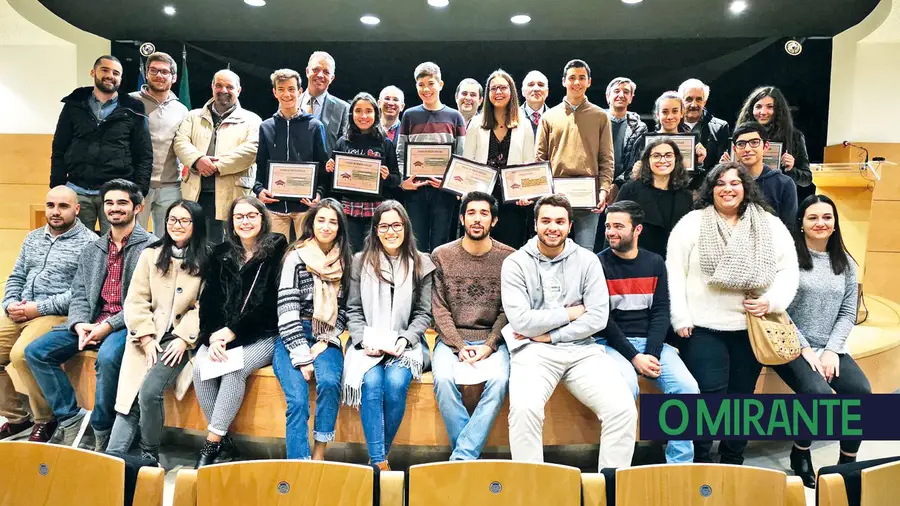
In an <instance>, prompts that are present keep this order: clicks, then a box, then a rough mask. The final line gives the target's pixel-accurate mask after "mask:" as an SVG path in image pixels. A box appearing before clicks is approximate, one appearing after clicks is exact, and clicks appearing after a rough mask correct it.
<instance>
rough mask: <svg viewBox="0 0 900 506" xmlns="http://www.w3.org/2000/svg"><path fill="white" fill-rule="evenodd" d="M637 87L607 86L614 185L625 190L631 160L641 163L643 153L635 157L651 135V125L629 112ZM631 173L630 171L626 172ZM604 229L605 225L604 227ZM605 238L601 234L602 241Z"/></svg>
mask: <svg viewBox="0 0 900 506" xmlns="http://www.w3.org/2000/svg"><path fill="white" fill-rule="evenodd" d="M636 91H637V85H636V84H634V81H632V80H631V79H629V78H627V77H617V78H615V79H613V80H612V81H610V82H609V84H608V85H607V86H606V103H607V104H609V119H610V121H611V122H612V127H613V153H614V155H615V159H616V170H615V173H614V176H613V183H615V185H616V187H618V188H621V187H622V185H623V184H625V181H627V180H628V179H629V178H630V174H631V166H630V164H629V163H628V161H629V160H632V159H634V160H638V159H640V157H641V154H640V153H634V151H635V149H636V147H637V146H638V141H639V140H640V139H641V136H642V135H644V134H645V133H647V124H646V123H644V122H643V121H642V120H641V116H640V115H639V114H638V113H636V112H631V111H629V110H628V106H629V105H631V101H632V100H634V94H635V92H636ZM626 169H627V170H626ZM603 226H604V225H603V224H602V223H601V227H603ZM602 236H603V234H598V236H597V237H598V239H600V240H601V241H602V240H603V238H602Z"/></svg>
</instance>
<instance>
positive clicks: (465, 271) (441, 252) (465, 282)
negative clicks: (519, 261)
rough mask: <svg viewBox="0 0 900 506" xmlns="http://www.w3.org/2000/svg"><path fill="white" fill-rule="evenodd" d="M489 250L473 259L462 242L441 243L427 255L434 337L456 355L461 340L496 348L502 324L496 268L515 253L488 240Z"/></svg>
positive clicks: (498, 268)
mask: <svg viewBox="0 0 900 506" xmlns="http://www.w3.org/2000/svg"><path fill="white" fill-rule="evenodd" d="M491 241H492V242H493V248H491V251H489V252H487V253H486V254H484V255H481V256H473V255H471V254H469V252H467V251H466V250H464V249H463V247H462V239H457V240H455V241H453V242H450V243H447V244H444V245H443V246H440V247H438V248H437V249H435V250H434V253H432V254H431V258H432V260H434V265H435V267H436V270H435V271H434V291H433V292H432V306H431V311H432V313H433V315H434V322H435V327H436V330H437V333H438V337H439V338H440V339H441V340H442V341H443V342H444V344H446V345H447V346H450V347H451V348H453V349H454V350H455V351H457V352H459V350H461V349H462V348H463V347H464V346H465V345H466V343H465V342H464V341H482V340H483V341H485V344H486V345H488V346H490V347H491V348H493V349H494V350H496V349H497V346H499V345H500V342H501V341H502V337H501V336H500V329H502V328H503V326H504V325H506V323H507V320H506V315H505V314H504V313H503V305H502V304H501V302H500V269H501V267H502V265H503V260H504V259H505V258H506V257H508V256H509V255H511V254H512V253H513V252H515V250H514V249H512V248H510V247H509V246H507V245H505V244H503V243H501V242H497V241H496V240H494V239H491Z"/></svg>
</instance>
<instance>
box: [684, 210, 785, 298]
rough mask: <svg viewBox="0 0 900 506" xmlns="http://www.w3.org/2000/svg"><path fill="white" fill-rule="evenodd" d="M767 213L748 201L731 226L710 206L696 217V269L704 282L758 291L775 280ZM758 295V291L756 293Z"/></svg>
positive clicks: (773, 251)
mask: <svg viewBox="0 0 900 506" xmlns="http://www.w3.org/2000/svg"><path fill="white" fill-rule="evenodd" d="M767 214H768V213H766V211H765V210H764V209H763V208H761V207H760V206H758V205H756V204H750V205H748V206H747V209H746V210H745V211H744V214H743V215H741V217H740V219H739V220H738V224H737V226H735V227H734V228H732V227H731V226H729V225H728V223H726V222H725V219H724V218H722V217H721V216H720V215H719V213H718V212H716V209H715V207H714V206H708V207H706V208H705V209H703V215H702V217H701V220H700V240H699V243H700V244H699V248H700V269H701V270H702V271H703V274H705V275H706V277H707V283H708V284H709V285H712V286H716V287H719V288H723V289H726V290H735V291H742V292H760V291H762V290H765V289H766V288H768V287H769V286H770V285H771V284H772V282H773V281H774V280H775V264H776V259H775V246H774V245H773V244H772V227H770V226H769V221H768V217H767V216H766V215H767ZM756 295H759V293H756Z"/></svg>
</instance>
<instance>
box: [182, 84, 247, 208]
mask: <svg viewBox="0 0 900 506" xmlns="http://www.w3.org/2000/svg"><path fill="white" fill-rule="evenodd" d="M211 103H212V99H210V100H209V102H207V103H206V104H205V105H204V106H203V108H201V109H194V110H193V111H191V112H190V113H188V115H187V117H186V118H184V121H183V122H182V123H181V126H180V127H178V132H177V133H176V134H175V143H174V146H175V154H177V155H178V159H179V160H181V163H183V164H184V166H185V168H187V170H183V171H182V177H181V179H182V181H183V183H182V185H181V194H182V195H183V196H184V198H186V199H190V200H194V201H196V200H197V199H198V198H199V197H200V180H201V176H200V174H199V173H198V172H197V171H196V169H194V168H193V166H194V163H196V162H197V160H199V159H200V158H201V157H203V156H206V153H207V151H208V148H209V141H210V139H212V132H213V120H212V112H210V110H209V105H210V104H211ZM260 123H262V120H260V119H259V116H257V115H256V114H254V113H252V112H250V111H248V110H246V109H244V108H242V107H241V104H240V103H238V104H237V108H236V109H235V110H234V111H233V112H232V113H231V114H230V115H228V117H227V118H225V119H224V120H223V121H222V123H221V124H219V128H218V130H217V132H216V149H215V156H216V158H218V160H217V161H216V162H214V163H215V166H216V169H218V173H217V175H216V219H217V220H225V219H227V217H228V207H229V206H230V205H231V202H232V201H233V200H234V199H236V198H238V197H240V196H242V195H249V194H250V190H251V189H252V188H253V183H254V182H255V181H256V149H257V146H259V125H260Z"/></svg>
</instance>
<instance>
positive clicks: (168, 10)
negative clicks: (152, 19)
mask: <svg viewBox="0 0 900 506" xmlns="http://www.w3.org/2000/svg"><path fill="white" fill-rule="evenodd" d="M163 12H164V13H165V14H166V15H167V16H174V15H175V7H172V6H171V5H167V6H165V7H163Z"/></svg>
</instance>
